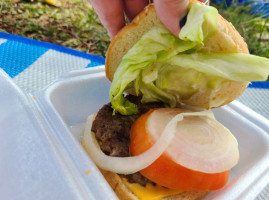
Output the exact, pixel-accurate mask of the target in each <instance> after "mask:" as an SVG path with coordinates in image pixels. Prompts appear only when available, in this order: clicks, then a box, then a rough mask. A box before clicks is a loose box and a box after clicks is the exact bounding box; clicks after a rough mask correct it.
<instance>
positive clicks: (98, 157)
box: [84, 111, 211, 174]
mask: <svg viewBox="0 0 269 200" xmlns="http://www.w3.org/2000/svg"><path fill="white" fill-rule="evenodd" d="M154 112H155V111H154ZM210 113H211V112H209V111H202V112H191V113H181V114H178V115H176V116H174V117H173V118H172V119H171V120H170V121H169V122H168V123H167V125H166V126H165V128H164V130H163V131H162V133H161V135H160V137H159V139H158V140H157V142H156V143H155V144H154V145H153V146H152V147H151V148H150V149H149V150H147V151H146V152H144V153H142V154H140V155H137V156H131V157H111V156H107V155H105V154H104V153H103V152H102V151H101V150H100V147H99V145H98V143H97V141H96V139H95V136H94V133H91V126H92V121H93V116H90V117H89V119H88V121H87V124H86V128H85V133H84V143H85V148H86V150H87V152H88V153H89V154H90V156H91V158H92V159H93V160H94V162H95V163H96V164H97V165H98V166H99V167H100V168H102V169H105V170H107V171H111V172H114V173H118V174H132V173H135V172H138V171H140V170H142V169H144V168H146V167H147V166H149V165H150V164H152V163H153V162H154V161H155V160H156V159H157V158H158V157H159V156H160V155H161V154H162V153H163V152H164V151H165V149H166V148H167V146H168V145H169V144H170V142H171V141H172V139H173V138H174V135H175V133H176V127H177V123H178V122H179V121H182V120H183V117H184V116H209V115H210V116H211V114H210Z"/></svg>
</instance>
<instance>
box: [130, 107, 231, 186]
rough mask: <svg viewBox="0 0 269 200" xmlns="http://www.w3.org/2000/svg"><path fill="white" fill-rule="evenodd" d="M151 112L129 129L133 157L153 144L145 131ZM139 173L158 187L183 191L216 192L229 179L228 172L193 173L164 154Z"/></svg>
mask: <svg viewBox="0 0 269 200" xmlns="http://www.w3.org/2000/svg"><path fill="white" fill-rule="evenodd" d="M153 111H154V110H150V111H149V112H147V113H146V114H144V115H142V116H141V117H140V118H139V119H138V120H136V121H135V123H134V124H133V126H132V128H131V136H130V137H131V138H130V139H131V140H130V154H131V155H133V156H135V155H139V154H141V153H143V152H145V151H146V150H147V149H149V148H150V147H151V146H152V145H153V144H154V143H155V141H154V140H153V139H152V137H151V136H150V134H149V133H148V131H147V129H146V122H147V119H148V117H149V116H150V114H151V113H152V112H153ZM140 173H141V174H142V175H143V176H145V177H147V178H148V179H150V180H151V181H153V182H155V183H157V184H159V185H162V186H165V187H167V188H171V189H177V190H184V191H212V190H218V189H220V188H222V187H223V186H224V185H225V184H226V183H227V182H228V179H229V170H228V171H224V172H220V173H214V174H209V173H204V172H199V171H194V170H192V169H188V168H186V167H184V166H182V165H180V164H178V163H176V162H175V161H173V160H172V159H171V158H170V157H169V155H167V154H166V153H165V152H164V153H163V154H162V155H161V156H160V157H159V158H158V159H157V160H156V161H155V162H154V163H152V164H151V165H150V166H148V167H147V168H145V169H143V170H141V171H140Z"/></svg>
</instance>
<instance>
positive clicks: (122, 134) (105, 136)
mask: <svg viewBox="0 0 269 200" xmlns="http://www.w3.org/2000/svg"><path fill="white" fill-rule="evenodd" d="M126 98H127V99H128V100H129V101H131V102H132V103H135V104H136V105H137V107H138V109H139V113H138V114H135V115H128V116H126V115H121V114H119V113H116V114H115V115H113V108H112V106H111V103H108V104H106V105H104V106H103V107H102V108H101V109H100V110H99V111H98V113H97V115H96V117H95V120H94V121H93V125H92V130H91V131H93V132H94V133H95V137H96V139H97V141H98V143H99V145H100V148H101V150H102V151H103V152H104V153H105V154H106V155H109V156H119V157H126V156H130V154H129V143H130V130H131V126H132V124H133V123H134V122H135V120H137V119H138V118H139V117H140V116H141V115H142V114H144V113H146V112H147V111H149V110H150V109H152V108H161V107H164V105H163V103H159V102H155V103H145V104H142V103H141V97H137V96H133V95H128V96H127V97H126ZM126 178H127V180H128V181H129V182H130V183H138V184H140V185H143V186H145V185H146V184H147V183H152V182H151V181H150V180H148V179H147V178H145V177H144V176H142V175H141V174H140V173H139V172H137V173H135V174H130V175H126Z"/></svg>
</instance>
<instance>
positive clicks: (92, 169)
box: [0, 66, 269, 200]
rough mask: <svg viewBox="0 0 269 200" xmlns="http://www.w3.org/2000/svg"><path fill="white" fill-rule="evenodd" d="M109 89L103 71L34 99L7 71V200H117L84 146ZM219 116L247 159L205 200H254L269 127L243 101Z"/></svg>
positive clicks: (2, 107)
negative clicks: (91, 118) (91, 120)
mask: <svg viewBox="0 0 269 200" xmlns="http://www.w3.org/2000/svg"><path fill="white" fill-rule="evenodd" d="M109 87H110V82H109V81H108V80H107V79H106V77H105V73H104V67H103V66H100V67H95V68H88V69H84V70H78V71H72V72H70V73H68V74H66V75H64V76H62V77H60V78H59V79H58V80H57V81H56V82H54V83H52V84H51V85H50V86H49V87H47V88H45V89H44V90H42V91H39V92H36V93H34V94H25V93H23V92H22V91H21V90H20V88H18V87H17V86H16V85H15V84H14V83H13V81H12V80H11V79H10V78H9V77H8V75H7V74H5V73H4V71H0V199H27V200H29V199H57V200H60V199H65V200H66V199H68V200H69V199H70V200H71V199H96V200H100V199H117V197H116V195H115V194H114V192H113V190H112V189H111V188H110V186H109V185H108V183H107V182H106V181H105V179H104V178H103V176H102V175H101V173H100V172H99V171H98V169H97V167H96V166H95V164H94V163H93V162H92V161H91V159H90V158H89V157H88V155H87V153H86V152H85V151H84V149H83V147H82V146H81V144H80V141H81V138H82V134H83V131H84V125H85V122H86V120H87V117H88V116H89V115H90V114H93V113H96V112H97V111H98V110H99V108H100V107H101V106H102V105H103V104H105V103H107V102H108V101H109V97H108V92H109ZM214 114H215V117H216V119H217V120H218V121H220V122H221V123H222V124H224V125H225V126H226V127H227V128H228V129H230V131H231V132H232V133H233V134H234V135H235V137H236V138H237V140H238V143H239V152H240V160H239V163H238V164H237V165H236V166H235V167H234V168H233V169H232V170H231V174H230V180H229V183H228V184H227V185H226V186H225V187H224V188H223V189H221V190H218V191H214V192H211V193H210V194H209V195H208V196H206V197H205V198H204V199H205V200H209V199H218V200H219V199H223V200H224V199H248V200H249V199H254V198H255V197H256V195H257V194H258V193H259V192H260V191H261V190H262V189H263V188H264V187H265V186H266V184H267V183H268V182H269V121H268V120H267V119H265V118H263V117H262V116H260V115H258V114H257V113H255V112H254V111H252V110H250V109H249V108H247V107H245V106H243V105H242V104H240V103H239V102H237V101H234V102H232V103H230V104H228V105H226V106H224V107H222V108H218V109H214Z"/></svg>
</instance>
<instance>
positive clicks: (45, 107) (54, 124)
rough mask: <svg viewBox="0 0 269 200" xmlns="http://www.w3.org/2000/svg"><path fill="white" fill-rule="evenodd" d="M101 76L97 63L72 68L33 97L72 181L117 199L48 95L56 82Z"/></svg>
mask: <svg viewBox="0 0 269 200" xmlns="http://www.w3.org/2000/svg"><path fill="white" fill-rule="evenodd" d="M103 76H104V67H103V66H100V68H98V69H94V68H89V69H86V70H85V69H83V70H75V71H71V72H70V73H68V74H66V75H65V76H63V77H61V78H59V79H58V80H56V81H55V82H54V83H52V84H51V85H49V86H48V87H47V88H46V89H44V91H39V92H37V93H36V94H34V95H35V96H36V100H35V103H36V104H37V105H36V107H38V108H39V109H40V110H41V113H42V114H43V118H44V119H45V120H46V123H47V124H49V127H50V128H52V129H53V132H54V134H53V135H51V140H52V141H53V143H55V144H56V145H55V146H57V148H58V151H59V152H60V153H61V155H62V159H63V161H64V162H65V165H66V166H67V169H69V171H70V173H73V176H74V178H75V180H77V182H78V184H79V185H80V186H81V187H82V190H84V191H85V192H86V193H89V194H90V193H92V192H93V191H90V190H89V189H91V190H94V191H95V195H96V196H99V199H104V198H109V199H111V200H113V199H118V197H117V196H116V195H115V193H114V191H113V190H112V189H111V187H110V186H109V184H108V183H107V181H106V180H105V179H104V178H103V175H102V174H101V172H100V171H99V169H98V168H97V167H96V165H95V164H94V163H93V161H92V160H91V159H90V158H89V156H88V155H87V154H86V152H85V150H84V149H83V148H82V146H81V144H80V143H79V142H78V141H77V140H76V139H75V138H74V136H73V135H72V134H71V132H70V130H69V129H68V126H67V124H65V122H64V121H63V120H62V119H61V117H60V115H59V114H58V113H57V112H56V111H55V110H54V109H53V108H54V106H53V105H52V103H51V100H50V98H49V94H50V93H51V92H52V91H53V90H54V89H55V88H57V87H58V86H59V84H63V83H65V82H69V81H70V80H73V81H78V80H82V79H88V78H93V77H103ZM66 136H67V137H66ZM70 147H72V149H70ZM88 170H90V171H91V174H90V175H86V174H85V173H86V171H88ZM96 180H98V181H96ZM82 192H83V191H82ZM97 193H98V194H97ZM96 199H98V198H96Z"/></svg>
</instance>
